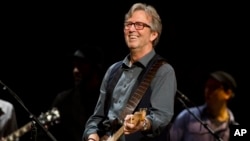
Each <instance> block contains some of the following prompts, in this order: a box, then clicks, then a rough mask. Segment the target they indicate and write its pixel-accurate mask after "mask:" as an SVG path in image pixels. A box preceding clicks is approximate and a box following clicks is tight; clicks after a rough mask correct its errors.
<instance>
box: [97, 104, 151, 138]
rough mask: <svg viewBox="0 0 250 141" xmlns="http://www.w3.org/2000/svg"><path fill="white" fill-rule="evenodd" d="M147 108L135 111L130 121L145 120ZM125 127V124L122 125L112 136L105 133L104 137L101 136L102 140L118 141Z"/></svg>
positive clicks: (134, 122) (135, 122) (136, 122)
mask: <svg viewBox="0 0 250 141" xmlns="http://www.w3.org/2000/svg"><path fill="white" fill-rule="evenodd" d="M146 110H147V109H146V108H141V109H140V111H138V112H135V113H134V114H133V117H132V118H131V119H130V123H133V124H138V123H139V122H140V121H143V120H144V119H145V117H146ZM123 128H124V125H122V126H121V127H120V128H119V129H118V130H117V131H116V132H115V133H114V134H113V135H111V136H107V135H104V136H103V137H102V138H101V141H117V140H118V139H119V138H120V136H121V135H122V134H123Z"/></svg>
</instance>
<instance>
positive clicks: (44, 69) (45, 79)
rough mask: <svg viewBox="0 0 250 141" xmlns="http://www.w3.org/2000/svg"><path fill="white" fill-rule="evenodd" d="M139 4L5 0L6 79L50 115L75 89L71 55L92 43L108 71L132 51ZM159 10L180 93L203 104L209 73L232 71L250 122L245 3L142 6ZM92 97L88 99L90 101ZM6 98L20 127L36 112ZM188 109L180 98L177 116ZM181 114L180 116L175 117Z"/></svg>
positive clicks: (237, 105)
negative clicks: (130, 27)
mask: <svg viewBox="0 0 250 141" xmlns="http://www.w3.org/2000/svg"><path fill="white" fill-rule="evenodd" d="M134 2H136V1H135V0H133V1H125V0H124V1H113V2H112V1H108V2H107V1H105V2H102V1H101V2H97V1H86V3H84V2H81V3H80V2H46V3H45V2H33V3H24V2H22V3H14V2H12V3H11V2H9V3H4V4H2V7H3V11H2V13H1V16H2V18H1V19H2V20H1V25H2V26H1V27H2V28H1V35H2V36H1V49H0V61H1V64H0V80H1V81H2V82H3V83H4V84H5V85H7V87H9V88H10V89H11V90H12V91H13V92H14V93H15V94H16V95H17V96H18V97H19V98H20V99H21V100H22V101H23V103H24V105H25V106H26V107H27V109H28V110H29V111H30V112H31V113H32V114H34V115H37V116H38V115H39V114H41V112H46V111H48V110H49V107H50V104H51V102H52V100H53V98H54V97H55V96H56V94H57V93H58V92H60V91H61V90H64V89H66V88H69V87H70V86H71V83H70V82H71V80H72V77H71V74H72V73H71V65H70V63H69V61H68V58H67V56H68V55H69V54H71V53H73V52H74V50H75V49H76V48H78V47H83V46H84V45H85V44H90V45H95V46H100V47H101V48H102V50H103V54H104V59H103V61H104V63H105V67H107V66H109V65H110V64H112V63H114V62H115V61H118V60H120V59H123V58H124V57H125V55H126V54H127V53H128V50H127V48H126V45H125V42H124V38H123V20H124V15H125V13H126V12H127V11H128V10H129V8H130V6H131V5H132V3H134ZM141 2H147V3H149V4H152V5H153V6H155V7H156V9H157V10H158V12H159V14H160V16H161V19H162V23H163V33H162V36H161V40H160V43H159V45H158V46H157V47H156V51H157V52H158V53H159V54H161V55H162V56H164V57H165V58H167V59H168V61H169V62H170V63H171V64H172V66H173V67H174V68H175V70H176V76H177V81H178V89H179V90H180V91H181V92H182V93H184V94H185V95H187V96H188V97H189V98H190V99H191V100H192V101H193V102H194V103H196V104H197V105H199V104H202V103H203V101H204V100H203V83H204V79H205V76H206V75H207V74H208V73H210V72H212V71H214V70H224V71H227V72H229V73H231V74H232V75H233V76H234V77H235V79H236V81H237V84H238V88H237V92H236V97H235V99H234V100H233V101H231V103H230V104H229V106H230V108H231V109H232V111H233V112H234V113H235V117H236V120H237V121H238V122H239V123H241V124H242V125H244V126H245V127H246V126H247V125H248V124H249V121H248V118H249V116H248V114H249V113H248V111H249V109H248V107H249V104H248V103H247V102H248V98H247V97H248V91H247V88H248V85H247V84H248V80H249V72H248V71H247V68H248V67H249V66H248V64H249V63H248V62H247V61H248V60H249V54H248V52H247V48H248V47H249V44H248V42H247V39H249V38H248V37H249V32H247V28H248V27H247V26H249V24H247V21H248V19H249V14H247V10H248V9H247V8H246V7H247V6H246V5H247V4H246V3H240V2H237V3H235V2H229V1H226V2H205V1H204V2H198V1H197V2H172V1H153V0H148V1H141ZM88 97H90V96H86V98H88ZM0 98H3V99H7V100H8V101H11V102H12V103H14V105H15V108H16V112H17V120H18V123H19V126H22V125H24V124H25V123H27V122H29V121H30V118H29V113H27V112H26V110H25V109H24V108H23V107H22V106H20V104H19V103H18V102H17V100H16V99H15V98H14V97H13V95H11V93H9V92H8V91H7V92H6V91H2V92H1V93H0ZM181 109H183V107H182V105H181V104H180V103H179V101H177V100H176V114H177V113H178V112H179V110H181ZM175 116H176V115H175Z"/></svg>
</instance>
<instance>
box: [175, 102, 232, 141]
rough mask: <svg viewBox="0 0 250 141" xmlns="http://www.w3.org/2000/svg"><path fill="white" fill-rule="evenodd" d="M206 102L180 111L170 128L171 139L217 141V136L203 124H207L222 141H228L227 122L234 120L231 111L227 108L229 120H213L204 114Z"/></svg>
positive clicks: (228, 129) (180, 140)
mask: <svg viewBox="0 0 250 141" xmlns="http://www.w3.org/2000/svg"><path fill="white" fill-rule="evenodd" d="M206 107H207V106H206V104H204V105H201V106H198V107H192V108H189V111H190V112H191V113H193V114H194V116H193V115H192V114H191V113H189V112H188V110H187V109H185V110H183V111H181V112H180V113H179V114H178V116H177V117H176V119H175V121H174V123H173V125H172V126H171V129H170V140H171V141H217V140H218V138H217V137H216V136H214V135H212V134H211V133H210V132H209V130H208V129H206V128H205V127H204V126H203V125H202V124H201V122H200V121H199V120H197V119H196V118H195V117H197V118H198V119H200V120H201V121H202V122H203V124H204V125H206V126H208V128H210V129H211V131H212V132H214V133H215V134H216V135H218V137H219V138H220V139H222V140H223V141H228V140H229V137H230V128H229V124H230V123H233V122H235V121H234V116H233V114H232V112H231V111H230V110H229V109H228V113H229V117H230V121H227V122H221V123H219V122H215V121H212V120H210V119H209V118H208V115H207V114H206Z"/></svg>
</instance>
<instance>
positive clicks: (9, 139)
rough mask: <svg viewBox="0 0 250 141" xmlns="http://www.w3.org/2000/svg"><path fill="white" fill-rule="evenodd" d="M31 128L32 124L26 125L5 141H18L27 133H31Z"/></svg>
mask: <svg viewBox="0 0 250 141" xmlns="http://www.w3.org/2000/svg"><path fill="white" fill-rule="evenodd" d="M31 126H32V122H29V123H27V124H25V125H24V126H22V127H21V128H19V129H18V130H16V131H15V132H13V133H12V134H10V135H8V136H7V137H5V138H4V141H14V140H16V139H17V138H19V137H21V136H22V135H24V134H25V133H27V132H28V131H30V129H31Z"/></svg>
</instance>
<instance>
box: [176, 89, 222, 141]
mask: <svg viewBox="0 0 250 141" xmlns="http://www.w3.org/2000/svg"><path fill="white" fill-rule="evenodd" d="M177 93H180V91H179V90H177ZM180 94H181V95H183V94H182V93H180ZM177 99H178V100H179V101H180V102H181V103H182V105H183V106H184V107H185V109H187V111H188V113H189V114H191V115H192V116H193V117H194V118H195V119H196V120H197V121H199V122H200V123H201V124H202V125H203V126H204V127H205V128H206V129H207V130H208V132H209V133H211V134H212V135H213V136H214V137H215V139H216V140H218V141H223V140H222V138H220V137H219V136H218V135H217V134H215V132H214V131H213V130H212V129H211V128H210V127H209V126H208V125H207V124H206V123H204V122H203V121H202V120H201V119H200V118H198V117H197V116H196V115H195V114H194V113H193V112H191V111H190V109H189V107H188V106H187V105H186V103H185V102H184V101H183V100H182V99H181V98H180V97H178V98H177ZM188 101H189V100H188ZM189 102H190V101H189Z"/></svg>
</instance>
